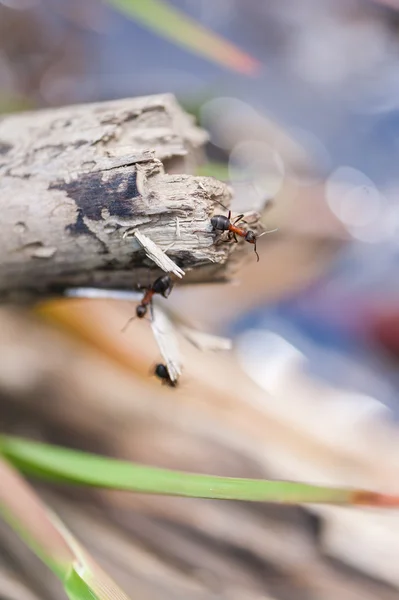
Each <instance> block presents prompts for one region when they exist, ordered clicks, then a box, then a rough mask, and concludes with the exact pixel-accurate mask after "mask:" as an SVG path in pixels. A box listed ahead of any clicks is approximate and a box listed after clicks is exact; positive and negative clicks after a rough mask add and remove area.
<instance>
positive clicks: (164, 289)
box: [122, 275, 173, 331]
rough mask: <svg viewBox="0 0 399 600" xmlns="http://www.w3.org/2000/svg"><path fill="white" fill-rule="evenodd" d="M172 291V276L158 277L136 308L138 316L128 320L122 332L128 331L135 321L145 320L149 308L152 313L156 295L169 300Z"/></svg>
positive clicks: (146, 290)
mask: <svg viewBox="0 0 399 600" xmlns="http://www.w3.org/2000/svg"><path fill="white" fill-rule="evenodd" d="M144 289H145V288H144ZM172 289H173V282H172V279H171V277H170V275H161V277H158V279H156V280H155V281H154V283H153V284H152V285H151V286H150V287H149V288H147V289H145V293H144V296H143V298H142V300H141V302H140V303H139V304H138V305H137V306H136V316H135V317H131V318H130V319H129V320H128V322H127V323H126V325H125V326H124V328H123V329H122V331H126V328H127V327H128V325H129V324H130V323H131V322H132V321H133V320H134V319H136V318H139V319H143V318H144V317H145V315H146V314H147V311H148V307H150V309H151V312H152V298H153V296H154V294H160V295H161V296H163V297H164V298H167V297H168V296H169V294H170V292H171V291H172Z"/></svg>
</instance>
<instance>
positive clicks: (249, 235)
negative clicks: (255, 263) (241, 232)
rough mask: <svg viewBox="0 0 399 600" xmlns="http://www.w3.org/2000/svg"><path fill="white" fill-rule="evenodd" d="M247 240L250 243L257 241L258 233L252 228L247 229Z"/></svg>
mask: <svg viewBox="0 0 399 600" xmlns="http://www.w3.org/2000/svg"><path fill="white" fill-rule="evenodd" d="M245 241H246V242H249V243H250V244H255V243H256V235H255V234H254V232H253V231H251V230H250V229H249V230H248V231H247V233H246V235H245Z"/></svg>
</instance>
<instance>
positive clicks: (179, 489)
mask: <svg viewBox="0 0 399 600" xmlns="http://www.w3.org/2000/svg"><path fill="white" fill-rule="evenodd" d="M0 452H1V453H2V454H3V455H4V456H5V457H6V458H7V459H8V460H9V461H10V462H11V463H12V464H13V465H14V466H15V467H17V468H18V469H20V470H21V471H23V472H24V473H27V474H29V475H36V476H38V477H41V478H45V479H48V480H52V481H57V482H65V483H69V484H78V485H88V486H94V487H101V488H111V489H118V490H126V491H132V492H142V493H149V494H165V495H172V496H189V497H195V498H217V499H226V500H248V501H257V502H279V503H288V504H302V503H307V502H310V503H319V502H322V503H331V504H348V503H351V502H352V501H353V492H352V490H348V489H338V488H331V487H323V486H314V485H308V484H305V483H294V482H284V481H263V480H255V479H238V478H231V477H214V476H207V475H196V474H191V473H182V472H178V471H171V470H167V469H158V468H155V467H146V466H141V465H136V464H133V463H129V462H125V461H120V460H116V459H112V458H106V457H101V456H96V455H94V454H87V453H84V452H79V451H75V450H69V449H66V448H61V447H58V446H50V445H47V444H40V443H37V442H30V441H26V440H23V439H19V438H14V437H9V436H2V437H0Z"/></svg>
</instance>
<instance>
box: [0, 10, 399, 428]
mask: <svg viewBox="0 0 399 600" xmlns="http://www.w3.org/2000/svg"><path fill="white" fill-rule="evenodd" d="M191 28H192V29H191ZM204 28H205V29H206V31H205V29H204ZM398 67H399V2H396V1H395V0H389V1H388V0H386V1H383V0H380V1H378V2H377V1H375V2H373V1H367V0H279V1H278V2H267V1H261V0H218V1H217V2H214V0H168V2H166V1H165V2H164V1H162V0H151V1H148V2H145V1H144V0H142V1H141V2H140V0H138V1H135V0H110V1H108V2H107V1H103V2H100V1H97V0H86V1H85V2H80V1H79V0H0V110H1V111H2V112H8V111H16V110H22V109H26V108H38V107H45V106H57V105H62V104H68V103H76V102H89V101H100V100H106V99H113V98H121V97H128V96H137V95H146V94H153V93H164V92H173V93H175V94H176V96H177V98H178V100H179V101H180V102H181V103H182V104H183V106H184V107H185V108H186V109H187V110H190V111H192V112H193V113H194V114H195V115H196V116H197V118H198V119H199V122H200V124H201V125H202V126H203V127H205V128H206V129H208V131H209V132H210V135H211V141H210V143H209V146H208V149H207V150H208V158H209V162H208V163H207V164H206V165H204V166H203V169H202V171H201V172H202V173H204V174H215V175H216V176H218V177H221V178H225V179H227V180H229V181H230V182H231V184H232V185H233V188H234V189H235V191H236V198H235V202H236V206H237V207H240V209H244V210H245V209H250V208H253V207H259V205H260V203H261V201H262V199H265V198H276V199H277V200H278V202H277V203H276V205H277V208H276V210H275V212H274V213H273V210H274V209H273V207H272V209H271V211H270V213H269V212H267V211H266V213H265V219H266V220H267V219H269V220H270V222H271V224H272V225H273V226H277V227H279V230H280V233H281V237H277V241H276V242H274V241H267V240H266V239H265V238H263V239H262V257H261V258H262V261H261V264H260V265H259V267H258V269H257V270H256V271H255V269H254V268H253V267H252V266H251V267H250V268H248V270H247V271H245V273H244V274H243V284H242V286H241V288H240V289H241V291H237V294H236V297H237V298H243V299H245V302H243V303H242V304H239V303H236V304H234V303H233V305H232V309H231V310H230V311H229V310H227V312H225V313H224V311H223V308H221V307H219V309H218V308H217V307H216V308H215V302H214V300H212V293H211V294H210V295H209V296H208V301H207V302H208V304H207V303H205V304H204V305H203V306H204V307H205V308H204V310H207V311H208V313H209V312H212V315H214V321H213V323H212V324H213V325H215V323H218V324H220V327H221V328H222V329H224V330H227V331H229V332H233V333H234V334H235V335H237V336H240V335H241V334H242V333H244V332H245V331H249V330H268V331H269V330H270V331H273V332H275V333H278V334H279V335H281V336H283V337H284V338H286V339H287V340H289V341H290V343H291V344H293V345H295V346H297V347H298V348H300V350H301V352H303V353H304V354H305V355H306V356H307V357H308V359H309V362H308V365H309V373H310V374H311V375H312V376H313V377H319V378H322V379H324V380H326V381H328V382H329V383H331V384H333V385H335V386H338V387H344V388H347V389H352V390H357V391H360V392H362V393H368V394H370V395H372V396H373V397H374V398H376V399H378V400H379V401H381V402H383V403H384V404H385V405H387V406H389V407H390V408H392V409H393V413H392V414H393V415H394V416H396V415H397V414H399V404H397V402H396V400H395V398H396V395H397V390H398V383H399V380H398V374H397V363H396V360H397V358H396V357H397V356H399V305H398V292H399V283H398V281H399V278H398V262H399V254H398V249H399V244H398V240H399V236H398V234H399V205H398V201H397V192H398V184H399V171H398V158H399V77H398ZM280 200H281V204H280ZM279 206H281V207H283V209H279ZM284 207H285V208H284ZM269 215H270V216H269ZM284 239H287V240H289V239H294V240H296V242H295V243H296V244H298V248H299V247H303V246H305V247H307V248H308V250H309V252H308V255H307V258H306V256H305V255H304V257H303V261H305V262H306V261H308V262H309V265H310V264H313V263H315V261H316V259H317V258H318V256H321V255H323V261H322V262H321V263H320V264H319V263H317V264H318V267H317V268H315V269H314V270H313V271H312V270H311V271H312V272H311V273H310V274H309V273H307V272H306V274H305V272H304V275H303V277H302V274H301V273H302V271H298V273H297V277H294V272H296V270H297V265H296V264H294V263H292V262H290V259H289V257H288V259H285V260H283V259H282V258H281V256H282V255H281V254H279V248H280V249H281V248H282V247H283V245H284ZM287 243H289V242H287ZM279 244H280V245H279ZM298 252H299V251H298ZM293 253H294V254H295V253H296V250H295V248H294V250H293ZM316 255H317V256H316ZM269 256H270V257H274V258H273V260H274V261H275V262H274V265H272V266H273V268H274V267H275V266H276V265H277V268H275V269H274V270H273V269H272V268H271V267H270V263H271V261H272V258H268V257H269ZM280 261H281V262H280ZM302 266H303V265H302ZM290 269H291V270H292V273H293V276H292V277H291V278H290V277H287V279H286V280H284V284H281V281H280V279H279V278H281V273H282V272H283V271H284V272H285V273H287V272H290ZM305 271H306V269H305ZM273 274H274V275H273ZM260 283H261V284H262V285H260ZM245 289H247V290H250V293H249V292H248V293H247V294H245ZM271 289H272V290H275V293H272V294H270V293H269V292H270V290H271ZM232 294H233V293H232V292H231V290H230V291H229V292H228V294H227V292H226V295H225V296H224V301H225V302H226V305H227V304H228V303H229V295H230V296H231V295H232ZM240 294H241V295H240ZM248 296H250V301H248ZM184 303H186V305H187V306H188V305H189V306H190V310H192V303H191V302H190V301H189V300H185V297H184V295H183V300H182V304H184ZM198 303H199V304H200V302H199V301H198ZM204 310H203V312H204ZM198 315H199V317H201V309H200V307H198ZM202 316H203V315H202ZM205 321H206V318H205ZM208 321H209V322H212V319H211V318H210V319H208ZM258 351H259V353H262V352H265V353H266V351H267V349H266V348H264V347H263V346H262V342H261V341H259V349H258ZM265 356H266V354H265ZM265 360H266V359H265Z"/></svg>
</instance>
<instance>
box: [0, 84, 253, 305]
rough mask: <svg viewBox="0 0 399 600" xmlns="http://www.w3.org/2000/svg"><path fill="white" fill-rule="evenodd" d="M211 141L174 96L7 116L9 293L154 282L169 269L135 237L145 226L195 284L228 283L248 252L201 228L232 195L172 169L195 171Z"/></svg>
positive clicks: (3, 181)
mask: <svg viewBox="0 0 399 600" xmlns="http://www.w3.org/2000/svg"><path fill="white" fill-rule="evenodd" d="M206 138H207V136H206V134H205V133H204V132H203V131H202V130H200V129H198V128H197V127H195V126H194V125H193V123H192V120H191V118H190V117H189V116H188V115H186V114H185V113H184V112H183V111H182V109H181V108H180V107H179V106H178V104H177V103H176V101H175V100H174V98H173V96H169V95H163V96H151V97H147V98H136V99H129V100H121V101H114V102H105V103H99V104H88V105H80V106H72V107H65V108H60V109H53V110H45V111H39V112H33V113H25V114H19V115H12V116H7V117H4V118H3V119H2V120H0V208H1V222H0V297H1V298H3V299H13V300H15V299H19V298H23V299H25V298H26V297H28V298H30V297H31V296H35V295H45V294H49V293H54V292H59V291H62V290H63V289H65V288H67V287H73V286H96V287H102V288H104V287H108V288H120V289H131V288H133V287H135V286H136V285H137V284H139V283H140V284H146V283H147V284H148V283H149V282H150V281H152V280H153V278H154V277H156V276H158V274H159V269H158V268H157V267H156V265H155V264H154V263H153V262H152V261H151V260H150V259H149V258H148V257H146V255H145V253H144V251H143V249H142V247H140V245H139V244H138V243H137V240H135V239H134V238H133V237H129V236H128V235H126V233H128V232H133V231H134V230H135V229H136V228H137V229H138V230H139V231H140V232H141V233H144V234H145V235H147V236H148V237H150V238H151V240H152V241H154V242H155V243H156V244H158V245H159V247H160V248H161V249H162V250H164V251H167V254H168V256H169V257H170V258H171V259H172V260H174V261H175V262H176V263H177V264H178V265H179V266H180V267H181V268H183V269H184V270H185V271H186V272H187V271H191V273H188V275H187V276H186V277H185V278H184V281H185V282H193V281H197V282H198V281H201V282H206V281H214V280H215V279H216V280H224V279H228V277H229V267H228V265H227V262H226V261H227V258H228V256H229V254H230V253H231V252H234V251H235V250H236V249H235V248H233V246H236V245H235V244H233V245H230V244H221V245H218V246H215V245H214V243H213V242H214V238H213V237H212V236H211V235H206V234H205V233H201V232H202V231H204V232H206V231H207V232H209V231H210V222H209V219H210V216H211V214H212V213H213V211H214V209H215V206H217V212H223V210H222V209H221V207H220V206H219V205H217V204H216V202H222V203H223V204H225V205H228V204H229V202H230V191H229V189H228V188H227V186H226V185H224V184H223V183H221V182H219V181H217V180H215V179H211V178H205V177H194V176H191V175H183V174H165V171H164V166H163V164H162V162H161V161H163V162H164V164H165V167H167V168H168V169H169V170H172V171H174V172H176V171H179V172H180V173H181V172H182V171H184V170H190V169H192V167H193V166H194V164H195V162H196V161H197V159H198V155H199V153H200V152H201V146H202V145H203V143H204V142H205V140H206ZM197 231H199V232H198V233H196V232H197ZM240 247H242V245H241V244H240ZM229 262H230V261H229Z"/></svg>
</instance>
